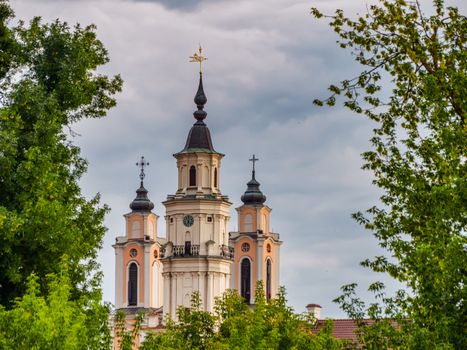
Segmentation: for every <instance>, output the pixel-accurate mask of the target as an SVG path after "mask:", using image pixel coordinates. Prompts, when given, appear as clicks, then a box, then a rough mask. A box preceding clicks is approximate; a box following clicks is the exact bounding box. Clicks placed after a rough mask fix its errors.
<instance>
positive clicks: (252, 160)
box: [248, 154, 259, 176]
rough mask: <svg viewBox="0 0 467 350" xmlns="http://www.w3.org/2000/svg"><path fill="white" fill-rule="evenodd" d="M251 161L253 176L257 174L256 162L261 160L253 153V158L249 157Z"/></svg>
mask: <svg viewBox="0 0 467 350" xmlns="http://www.w3.org/2000/svg"><path fill="white" fill-rule="evenodd" d="M248 160H249V161H250V162H252V163H253V176H255V163H256V162H257V161H258V160H259V159H258V158H256V157H255V155H254V154H253V157H251V159H248Z"/></svg>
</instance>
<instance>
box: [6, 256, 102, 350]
mask: <svg viewBox="0 0 467 350" xmlns="http://www.w3.org/2000/svg"><path fill="white" fill-rule="evenodd" d="M59 265H60V266H61V272H60V273H59V274H50V275H48V276H47V277H46V280H47V286H48V288H49V290H50V293H49V294H48V295H47V296H42V295H41V292H40V286H39V281H38V276H36V275H31V276H30V277H29V278H28V281H27V290H26V293H25V294H24V295H23V296H22V297H21V298H18V299H17V300H15V302H14V303H13V305H12V308H11V309H10V310H6V309H5V308H3V307H2V306H0V334H1V335H2V336H1V337H0V348H1V349H5V350H9V349H11V350H16V349H19V350H23V349H24V350H30V349H51V350H55V349H56V350H62V349H63V350H65V349H108V348H109V346H110V339H111V338H110V334H109V331H108V327H107V324H106V322H107V317H108V307H107V306H103V305H101V304H100V299H99V300H94V299H92V298H88V296H85V295H83V296H82V297H81V298H79V299H77V300H72V296H71V291H72V288H73V287H72V285H71V283H70V280H69V278H68V268H67V266H66V264H64V263H62V264H59ZM90 325H92V326H90Z"/></svg>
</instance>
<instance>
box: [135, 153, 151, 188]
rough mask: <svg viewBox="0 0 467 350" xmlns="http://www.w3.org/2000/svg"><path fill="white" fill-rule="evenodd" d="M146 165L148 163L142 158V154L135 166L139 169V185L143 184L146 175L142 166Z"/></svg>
mask: <svg viewBox="0 0 467 350" xmlns="http://www.w3.org/2000/svg"><path fill="white" fill-rule="evenodd" d="M148 165H149V163H148V162H146V160H145V159H144V156H141V160H140V161H139V162H137V163H136V166H138V167H139V168H140V169H141V172H140V173H139V178H140V179H141V186H143V180H144V177H145V176H146V174H145V173H144V168H145V167H146V166H148Z"/></svg>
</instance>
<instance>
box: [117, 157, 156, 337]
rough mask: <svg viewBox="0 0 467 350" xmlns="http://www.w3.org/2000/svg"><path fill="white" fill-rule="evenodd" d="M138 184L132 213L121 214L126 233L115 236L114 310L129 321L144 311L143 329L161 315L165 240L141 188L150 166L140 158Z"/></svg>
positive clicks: (152, 324) (131, 206)
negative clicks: (147, 168)
mask: <svg viewBox="0 0 467 350" xmlns="http://www.w3.org/2000/svg"><path fill="white" fill-rule="evenodd" d="M136 165H138V166H140V167H141V173H140V179H141V183H140V187H139V188H138V189H137V190H136V198H135V199H134V200H133V201H132V202H131V203H130V209H131V212H130V213H128V214H125V215H123V216H124V218H125V223H126V225H125V226H126V228H125V235H124V236H120V237H117V238H116V239H115V244H114V245H113V248H114V249H115V309H116V311H124V312H125V313H126V315H127V317H126V319H127V321H128V322H129V323H130V324H131V322H132V320H133V319H134V317H135V315H136V314H137V313H138V311H144V313H145V315H146V320H145V322H144V324H143V325H142V328H144V329H146V328H153V327H156V326H157V325H158V324H159V323H160V321H161V320H160V319H161V318H162V308H161V307H162V303H163V295H162V293H163V279H162V264H161V262H160V250H161V246H162V245H163V244H164V243H165V239H163V238H159V237H158V236H157V220H158V218H159V217H158V216H157V215H156V214H154V213H153V212H152V209H153V208H154V203H153V202H151V201H150V200H149V198H148V191H147V190H146V188H144V184H143V180H144V177H145V174H144V167H145V166H146V165H149V163H146V162H145V160H144V157H141V161H140V162H138V163H136Z"/></svg>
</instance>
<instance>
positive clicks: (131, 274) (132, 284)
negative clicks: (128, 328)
mask: <svg viewBox="0 0 467 350" xmlns="http://www.w3.org/2000/svg"><path fill="white" fill-rule="evenodd" d="M137 304H138V265H136V263H134V262H133V263H131V264H130V268H129V269H128V306H136V305H137Z"/></svg>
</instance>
